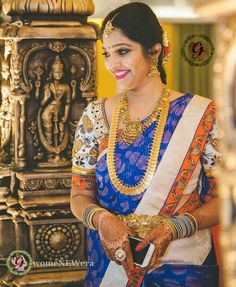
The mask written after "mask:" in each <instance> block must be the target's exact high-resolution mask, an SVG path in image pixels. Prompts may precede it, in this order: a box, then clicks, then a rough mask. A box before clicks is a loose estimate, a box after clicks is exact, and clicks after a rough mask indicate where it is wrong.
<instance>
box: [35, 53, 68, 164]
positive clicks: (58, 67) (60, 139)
mask: <svg viewBox="0 0 236 287" xmlns="http://www.w3.org/2000/svg"><path fill="white" fill-rule="evenodd" d="M64 68H65V66H64V63H63V62H62V60H61V58H60V57H59V56H56V58H55V60H54V62H53V64H52V71H51V74H50V79H49V81H48V82H47V83H46V84H45V86H44V88H43V89H42V93H43V95H42V99H41V102H40V106H41V107H40V109H39V118H38V123H39V136H40V139H41V142H42V144H43V145H44V147H45V148H46V150H47V152H48V161H49V162H57V161H58V160H65V159H63V157H61V156H60V154H61V153H62V152H63V150H64V149H65V147H66V145H67V143H68V117H69V112H70V105H71V90H70V86H69V85H68V84H67V83H65V82H64V81H63V76H64Z"/></svg>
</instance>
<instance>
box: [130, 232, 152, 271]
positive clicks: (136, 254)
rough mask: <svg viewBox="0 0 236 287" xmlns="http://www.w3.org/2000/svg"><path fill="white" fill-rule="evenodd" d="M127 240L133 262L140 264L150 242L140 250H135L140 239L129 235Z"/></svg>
mask: <svg viewBox="0 0 236 287" xmlns="http://www.w3.org/2000/svg"><path fill="white" fill-rule="evenodd" d="M129 242H130V248H131V253H132V255H133V260H134V263H137V264H139V265H142V264H143V261H144V259H145V256H146V254H147V252H148V249H149V245H150V244H149V245H148V246H146V247H144V248H143V249H142V250H140V251H136V250H135V248H136V246H137V245H138V244H139V243H140V242H141V240H138V239H136V238H133V237H129Z"/></svg>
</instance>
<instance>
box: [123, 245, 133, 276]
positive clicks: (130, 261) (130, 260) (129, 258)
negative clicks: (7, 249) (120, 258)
mask: <svg viewBox="0 0 236 287" xmlns="http://www.w3.org/2000/svg"><path fill="white" fill-rule="evenodd" d="M123 248H124V251H125V254H126V258H125V260H124V262H125V263H126V265H127V266H126V268H127V271H128V273H129V274H130V273H131V272H132V270H133V269H134V261H133V256H132V253H131V249H130V244H129V241H126V242H124V244H123ZM126 273H127V272H126Z"/></svg>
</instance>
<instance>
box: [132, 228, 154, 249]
mask: <svg viewBox="0 0 236 287" xmlns="http://www.w3.org/2000/svg"><path fill="white" fill-rule="evenodd" d="M155 239H156V234H155V231H154V230H152V231H151V232H150V233H149V234H148V235H147V236H146V237H145V238H144V239H143V240H142V241H141V242H140V243H139V244H138V245H137V246H136V249H135V250H136V251H141V250H142V249H143V248H144V247H146V246H147V245H148V244H149V243H151V242H153V241H154V240H155Z"/></svg>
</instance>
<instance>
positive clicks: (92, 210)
mask: <svg viewBox="0 0 236 287" xmlns="http://www.w3.org/2000/svg"><path fill="white" fill-rule="evenodd" d="M104 211H106V212H107V210H106V209H105V208H102V207H100V206H98V205H97V204H89V205H87V206H86V207H85V208H84V210H83V212H82V219H81V221H82V222H83V224H84V225H85V227H87V228H90V229H97V226H98V225H97V222H96V220H95V219H96V217H95V218H94V216H95V215H96V213H98V212H99V213H100V212H104Z"/></svg>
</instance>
